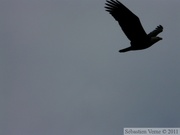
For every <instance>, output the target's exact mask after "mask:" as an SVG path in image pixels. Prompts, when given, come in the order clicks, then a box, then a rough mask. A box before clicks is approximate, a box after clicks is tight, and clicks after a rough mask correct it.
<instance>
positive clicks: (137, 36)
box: [105, 0, 147, 42]
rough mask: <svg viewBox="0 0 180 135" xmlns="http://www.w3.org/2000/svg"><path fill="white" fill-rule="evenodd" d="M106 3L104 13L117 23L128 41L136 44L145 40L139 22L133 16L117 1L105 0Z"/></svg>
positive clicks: (144, 34) (144, 33) (145, 36)
mask: <svg viewBox="0 0 180 135" xmlns="http://www.w3.org/2000/svg"><path fill="white" fill-rule="evenodd" d="M106 2H107V3H106V6H105V8H106V11H108V12H109V13H110V14H111V15H112V16H113V17H114V18H115V19H116V21H118V23H119V25H120V26H121V28H122V30H123V31H124V33H125V34H126V36H127V37H128V39H129V40H130V41H132V42H136V41H137V40H142V39H143V38H147V34H146V32H145V31H144V29H143V27H142V25H141V22H140V20H139V18H138V17H137V16H136V15H135V14H133V13H132V12H131V11H130V10H129V9H128V8H127V7H125V6H124V5H123V4H122V3H120V2H119V1H117V0H116V1H115V0H107V1H106Z"/></svg>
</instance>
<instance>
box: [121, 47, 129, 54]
mask: <svg viewBox="0 0 180 135" xmlns="http://www.w3.org/2000/svg"><path fill="white" fill-rule="evenodd" d="M128 51H131V47H128V48H124V49H122V50H119V52H120V53H121V52H128Z"/></svg>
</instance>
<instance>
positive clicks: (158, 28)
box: [148, 25, 163, 37]
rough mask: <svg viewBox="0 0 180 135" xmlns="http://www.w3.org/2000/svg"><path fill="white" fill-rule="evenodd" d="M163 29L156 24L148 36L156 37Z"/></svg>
mask: <svg viewBox="0 0 180 135" xmlns="http://www.w3.org/2000/svg"><path fill="white" fill-rule="evenodd" d="M162 31H163V27H162V26H161V25H159V26H157V27H156V29H155V30H153V31H152V32H150V33H149V34H148V36H149V37H156V36H157V35H158V34H159V33H161V32H162Z"/></svg>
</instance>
